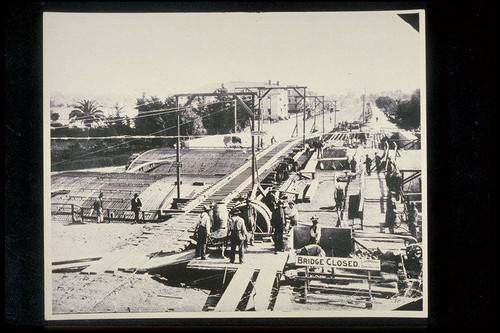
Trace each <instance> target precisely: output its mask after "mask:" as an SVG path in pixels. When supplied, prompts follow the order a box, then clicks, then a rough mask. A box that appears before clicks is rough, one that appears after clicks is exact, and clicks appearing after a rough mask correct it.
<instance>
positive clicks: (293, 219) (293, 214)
mask: <svg viewBox="0 0 500 333" xmlns="http://www.w3.org/2000/svg"><path fill="white" fill-rule="evenodd" d="M285 214H286V216H287V217H288V219H289V220H290V229H291V228H292V227H293V226H296V225H297V224H298V222H299V211H298V210H297V207H295V203H294V202H293V201H290V202H289V203H288V207H287V208H286V209H285Z"/></svg>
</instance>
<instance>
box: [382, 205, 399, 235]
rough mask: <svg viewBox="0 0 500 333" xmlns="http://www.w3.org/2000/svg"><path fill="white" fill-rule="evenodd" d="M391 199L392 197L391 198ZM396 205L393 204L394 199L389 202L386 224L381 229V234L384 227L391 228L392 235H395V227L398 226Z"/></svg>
mask: <svg viewBox="0 0 500 333" xmlns="http://www.w3.org/2000/svg"><path fill="white" fill-rule="evenodd" d="M389 197H390V196H389ZM396 217H397V216H396V205H395V204H394V203H393V202H392V199H390V200H388V201H387V211H386V213H385V224H383V225H382V226H381V228H380V232H384V227H385V228H389V232H390V233H391V234H393V233H394V227H395V226H396Z"/></svg>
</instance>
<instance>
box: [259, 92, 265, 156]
mask: <svg viewBox="0 0 500 333" xmlns="http://www.w3.org/2000/svg"><path fill="white" fill-rule="evenodd" d="M261 99H262V97H261V91H260V89H259V132H262V131H263V128H264V117H263V114H262V109H261V104H260V101H261ZM257 138H258V142H257V148H259V149H262V137H261V136H260V135H259V136H258V137H257Z"/></svg>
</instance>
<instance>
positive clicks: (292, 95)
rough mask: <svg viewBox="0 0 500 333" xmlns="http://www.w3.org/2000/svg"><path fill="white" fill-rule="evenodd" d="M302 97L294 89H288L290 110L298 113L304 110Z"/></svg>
mask: <svg viewBox="0 0 500 333" xmlns="http://www.w3.org/2000/svg"><path fill="white" fill-rule="evenodd" d="M301 99H302V97H300V95H299V94H298V93H297V92H296V91H295V90H293V89H290V90H289V91H288V112H292V113H297V112H299V111H300V110H302V105H303V104H302V102H301Z"/></svg>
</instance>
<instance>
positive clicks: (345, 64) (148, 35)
mask: <svg viewBox="0 0 500 333" xmlns="http://www.w3.org/2000/svg"><path fill="white" fill-rule="evenodd" d="M421 21H422V19H421ZM421 31H422V30H421ZM423 38H424V34H423V33H422V32H421V33H418V32H417V31H416V30H414V29H413V28H412V27H411V26H410V25H409V24H407V23H406V22H404V21H403V20H402V19H401V18H399V17H398V16H397V15H396V13H394V12H357V13H355V12H350V13H347V12H344V13H341V12H337V13H334V12H307V13H305V12H302V13H158V14H151V13H150V14H147V13H135V14H129V13H127V14H125V13H122V14H109V13H101V14H99V13H97V14H96V13H91V14H89V13H45V14H44V45H43V47H44V88H45V89H46V91H49V92H62V93H69V94H80V95H82V96H83V95H85V94H99V95H106V94H123V95H130V96H132V97H140V96H141V94H142V93H143V92H146V93H147V94H148V95H157V96H160V97H166V96H168V95H170V94H175V93H189V92H195V91H196V89H197V88H199V87H202V86H204V85H207V84H210V83H214V82H220V83H223V82H229V81H249V82H267V81H268V80H272V81H273V82H275V81H277V80H279V81H280V83H281V84H285V85H305V86H307V87H308V89H311V90H313V91H315V92H316V93H317V94H319V95H330V94H343V93H347V92H349V91H353V92H355V93H362V92H363V91H364V89H365V87H366V91H367V93H372V92H380V91H386V90H398V89H400V90H403V91H408V92H411V91H413V90H415V89H417V88H422V87H421V84H420V83H421V82H422V80H423V78H422V76H421V75H422V73H423V71H422V67H423V59H422V58H423V55H424V52H423V51H424V49H423V47H424V43H423Z"/></svg>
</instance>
